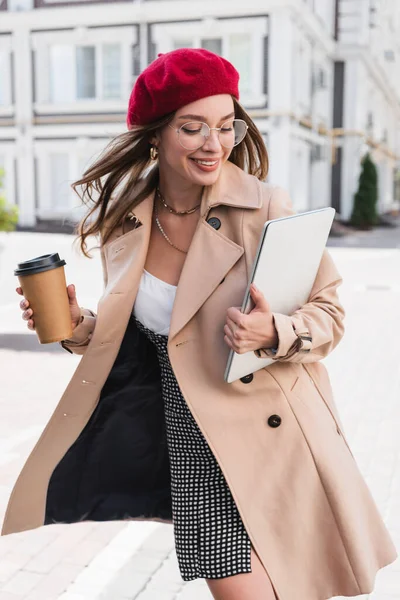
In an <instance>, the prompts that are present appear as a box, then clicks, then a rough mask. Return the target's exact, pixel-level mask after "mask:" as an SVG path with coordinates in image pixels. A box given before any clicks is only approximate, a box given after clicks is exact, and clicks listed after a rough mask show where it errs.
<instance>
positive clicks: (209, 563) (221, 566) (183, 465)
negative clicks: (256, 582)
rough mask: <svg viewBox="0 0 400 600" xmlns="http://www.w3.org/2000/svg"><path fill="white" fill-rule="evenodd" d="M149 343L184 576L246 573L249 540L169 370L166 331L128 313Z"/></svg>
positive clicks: (218, 471)
mask: <svg viewBox="0 0 400 600" xmlns="http://www.w3.org/2000/svg"><path fill="white" fill-rule="evenodd" d="M133 318H134V320H135V322H136V325H137V327H138V329H139V330H140V331H142V332H143V333H145V334H146V335H147V337H148V338H149V340H150V341H151V342H152V343H153V344H154V345H155V347H156V350H157V355H158V360H159V362H160V368H161V382H162V392H163V401H164V410H165V421H166V431H167V443H168V453H169V459H170V468H171V494H172V519H173V525H174V536H175V548H176V555H177V558H178V564H179V569H180V573H181V576H182V578H183V580H184V581H191V580H193V579H197V578H207V579H217V578H221V577H229V576H231V575H237V574H238V573H251V543H250V538H249V536H248V534H247V532H246V530H245V528H244V525H243V522H242V519H241V518H240V515H239V512H238V510H237V507H236V504H235V501H234V499H233V497H232V494H231V492H230V489H229V487H228V484H227V483H226V480H225V478H224V476H223V474H222V471H221V469H220V467H219V465H218V463H217V461H216V459H215V457H214V455H213V453H212V452H211V450H210V448H209V446H208V444H207V441H206V440H205V438H204V436H203V434H202V433H201V431H200V429H199V427H198V425H197V423H196V421H195V419H194V417H193V416H192V413H191V412H190V410H189V408H188V406H187V404H186V401H185V399H184V398H183V396H182V393H181V391H180V388H179V386H178V382H177V381H176V378H175V375H174V373H173V370H172V367H171V363H170V361H169V357H168V351H167V343H168V336H166V335H160V334H157V333H154V332H153V331H151V330H150V329H147V328H146V327H145V326H144V325H142V323H141V322H140V321H138V320H137V319H136V318H135V317H133Z"/></svg>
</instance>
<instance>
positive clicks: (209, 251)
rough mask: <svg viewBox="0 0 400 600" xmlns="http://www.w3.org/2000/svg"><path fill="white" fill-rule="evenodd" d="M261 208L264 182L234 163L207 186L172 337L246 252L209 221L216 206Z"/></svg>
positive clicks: (173, 318) (174, 315) (177, 299)
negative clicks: (210, 213)
mask: <svg viewBox="0 0 400 600" xmlns="http://www.w3.org/2000/svg"><path fill="white" fill-rule="evenodd" d="M220 205H224V206H231V207H233V208H246V209H247V208H253V209H256V208H260V207H261V206H262V197H261V190H260V183H259V181H258V180H257V179H256V178H255V177H249V176H248V175H247V174H245V173H244V172H243V171H242V170H241V169H239V168H238V167H236V166H235V165H234V164H233V163H231V162H228V163H226V164H225V165H224V168H223V170H222V172H221V175H220V177H219V179H218V181H217V183H216V184H215V185H213V186H209V187H207V188H205V193H204V194H203V198H202V202H201V208H200V210H201V217H200V220H199V223H198V226H197V229H196V232H195V234H194V236H193V239H192V242H191V244H190V248H189V252H188V255H187V257H186V260H185V264H184V266H183V269H182V273H181V277H180V280H179V284H178V288H177V291H176V297H175V303H174V307H173V310H172V315H171V325H170V333H169V339H170V340H171V339H173V338H174V337H175V336H176V335H177V334H178V333H179V331H181V329H182V328H183V327H184V326H185V325H186V323H188V322H189V321H190V319H191V318H192V317H193V316H194V315H195V314H196V312H197V311H198V310H199V309H200V307H201V306H202V305H203V304H204V302H205V301H206V300H207V298H209V296H211V294H212V293H213V291H214V290H215V289H216V288H217V287H218V285H219V284H220V283H221V281H222V279H223V278H224V277H225V275H226V274H227V273H228V272H229V271H230V270H231V269H232V267H233V266H234V265H235V264H236V262H237V261H238V260H239V258H240V257H241V256H242V254H243V253H244V249H243V247H242V246H239V245H238V244H236V243H235V242H233V241H232V240H231V239H229V238H228V237H226V236H225V235H223V234H222V233H220V232H219V231H218V230H215V229H214V228H213V227H211V225H209V224H208V223H207V216H208V213H209V211H210V210H211V209H212V208H214V207H216V206H220Z"/></svg>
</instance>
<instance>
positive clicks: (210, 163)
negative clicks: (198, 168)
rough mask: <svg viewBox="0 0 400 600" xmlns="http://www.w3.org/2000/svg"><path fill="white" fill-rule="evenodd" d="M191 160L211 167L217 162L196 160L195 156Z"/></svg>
mask: <svg viewBox="0 0 400 600" xmlns="http://www.w3.org/2000/svg"><path fill="white" fill-rule="evenodd" d="M193 160H194V161H195V162H197V163H199V165H205V166H206V167H213V166H214V165H216V164H217V162H218V161H217V160H213V161H211V160H198V159H197V158H194V159H193Z"/></svg>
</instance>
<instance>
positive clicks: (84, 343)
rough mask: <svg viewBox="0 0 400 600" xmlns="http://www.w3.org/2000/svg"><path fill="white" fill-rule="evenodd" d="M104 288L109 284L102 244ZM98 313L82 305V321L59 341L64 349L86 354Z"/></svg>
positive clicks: (73, 352)
mask: <svg viewBox="0 0 400 600" xmlns="http://www.w3.org/2000/svg"><path fill="white" fill-rule="evenodd" d="M100 256H101V264H102V269H103V283H104V288H105V287H106V286H107V266H106V260H105V256H104V250H103V246H102V244H101V245H100ZM96 320H97V315H96V313H94V312H93V311H92V310H90V309H89V308H83V307H81V322H80V323H79V325H77V326H76V327H75V329H74V332H73V334H72V337H71V338H68V339H66V340H62V341H61V342H59V344H60V345H61V347H62V348H64V350H67V352H70V353H71V354H84V353H85V352H86V348H87V347H88V345H89V342H90V340H91V338H92V334H93V331H94V328H95V327H96Z"/></svg>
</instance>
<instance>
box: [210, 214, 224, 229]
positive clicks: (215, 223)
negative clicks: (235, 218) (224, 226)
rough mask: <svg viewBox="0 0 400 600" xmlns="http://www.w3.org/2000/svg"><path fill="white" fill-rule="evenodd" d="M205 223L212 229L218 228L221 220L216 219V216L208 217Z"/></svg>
mask: <svg viewBox="0 0 400 600" xmlns="http://www.w3.org/2000/svg"><path fill="white" fill-rule="evenodd" d="M207 223H208V224H209V225H211V227H213V228H214V229H219V228H220V227H221V221H220V220H219V219H218V217H210V218H209V219H207Z"/></svg>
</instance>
